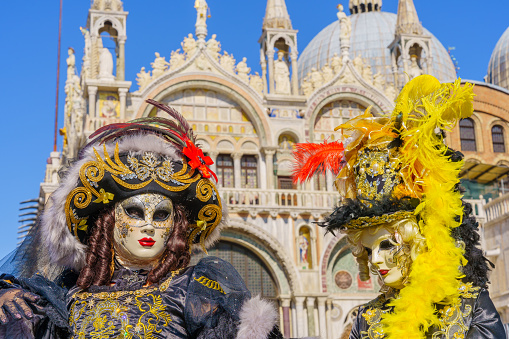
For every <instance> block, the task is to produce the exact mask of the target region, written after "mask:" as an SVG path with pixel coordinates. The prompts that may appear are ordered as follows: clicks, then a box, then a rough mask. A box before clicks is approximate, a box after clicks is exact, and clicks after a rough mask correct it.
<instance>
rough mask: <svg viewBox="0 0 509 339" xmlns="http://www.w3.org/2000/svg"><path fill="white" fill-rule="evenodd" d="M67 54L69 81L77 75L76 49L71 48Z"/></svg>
mask: <svg viewBox="0 0 509 339" xmlns="http://www.w3.org/2000/svg"><path fill="white" fill-rule="evenodd" d="M67 54H68V55H69V56H68V57H67V59H66V60H65V61H66V63H67V79H70V78H72V76H73V75H74V74H76V57H75V56H74V49H73V48H72V47H69V48H68V49H67Z"/></svg>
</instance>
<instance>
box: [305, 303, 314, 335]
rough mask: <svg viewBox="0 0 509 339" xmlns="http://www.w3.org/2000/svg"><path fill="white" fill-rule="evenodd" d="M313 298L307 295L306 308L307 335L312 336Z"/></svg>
mask: <svg viewBox="0 0 509 339" xmlns="http://www.w3.org/2000/svg"><path fill="white" fill-rule="evenodd" d="M315 299H316V298H314V297H307V299H306V308H307V311H308V336H310V337H314V336H315V335H316V331H315Z"/></svg>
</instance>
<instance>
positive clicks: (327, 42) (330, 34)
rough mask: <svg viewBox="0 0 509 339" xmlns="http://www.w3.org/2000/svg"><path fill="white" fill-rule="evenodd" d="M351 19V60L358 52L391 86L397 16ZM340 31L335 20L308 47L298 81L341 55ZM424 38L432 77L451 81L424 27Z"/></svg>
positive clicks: (442, 53)
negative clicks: (428, 53) (389, 47)
mask: <svg viewBox="0 0 509 339" xmlns="http://www.w3.org/2000/svg"><path fill="white" fill-rule="evenodd" d="M350 19H351V21H352V36H351V39H350V57H351V58H352V59H353V58H355V56H356V55H357V54H359V53H360V54H361V55H362V57H363V58H365V59H366V60H369V63H370V65H371V68H372V71H373V74H375V73H377V72H381V73H385V75H386V81H387V82H390V83H393V82H394V77H393V75H392V65H391V53H390V51H389V49H388V48H387V46H389V44H390V43H391V42H392V41H393V40H394V32H395V30H396V19H397V16H396V14H393V13H387V12H366V13H359V14H353V15H351V16H350ZM339 29H340V28H339V22H338V21H334V22H333V23H331V24H330V25H328V26H327V27H325V28H324V29H323V30H322V31H321V32H320V33H318V35H316V36H315V37H314V38H313V40H311V42H310V43H309V45H307V47H306V48H305V49H304V51H303V52H302V54H301V55H300V58H299V69H298V72H299V73H298V74H299V79H300V81H302V79H304V77H305V76H306V75H307V74H308V73H309V72H310V71H311V68H312V67H316V68H317V69H320V68H322V67H323V65H325V63H327V62H328V61H329V60H330V59H331V58H332V57H333V56H334V53H337V54H338V55H341V48H340V43H339ZM506 33H507V32H506ZM424 35H429V36H431V42H432V43H431V51H432V54H433V67H432V75H434V76H435V77H437V78H438V79H439V80H440V81H442V82H444V81H453V80H454V79H455V78H456V71H455V69H454V65H453V63H452V60H451V58H450V56H449V54H448V53H447V50H446V49H445V48H444V46H443V45H442V44H441V43H440V41H439V40H438V39H437V38H436V37H435V36H433V34H431V33H430V32H429V31H428V30H427V29H425V28H424ZM497 46H498V45H497Z"/></svg>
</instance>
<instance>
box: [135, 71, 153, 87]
mask: <svg viewBox="0 0 509 339" xmlns="http://www.w3.org/2000/svg"><path fill="white" fill-rule="evenodd" d="M150 81H152V76H151V75H150V71H148V72H146V71H145V67H142V68H141V71H140V73H138V74H137V77H136V82H137V83H138V86H139V89H138V90H139V91H143V89H144V88H145V87H147V85H148V84H149V83H150Z"/></svg>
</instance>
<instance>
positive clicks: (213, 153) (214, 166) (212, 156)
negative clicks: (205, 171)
mask: <svg viewBox="0 0 509 339" xmlns="http://www.w3.org/2000/svg"><path fill="white" fill-rule="evenodd" d="M207 153H208V154H209V157H210V159H212V161H213V162H214V163H213V164H212V165H210V170H211V171H212V172H214V173H216V170H217V164H216V161H217V156H218V155H219V152H217V151H210V152H207ZM216 174H217V173H216Z"/></svg>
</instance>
